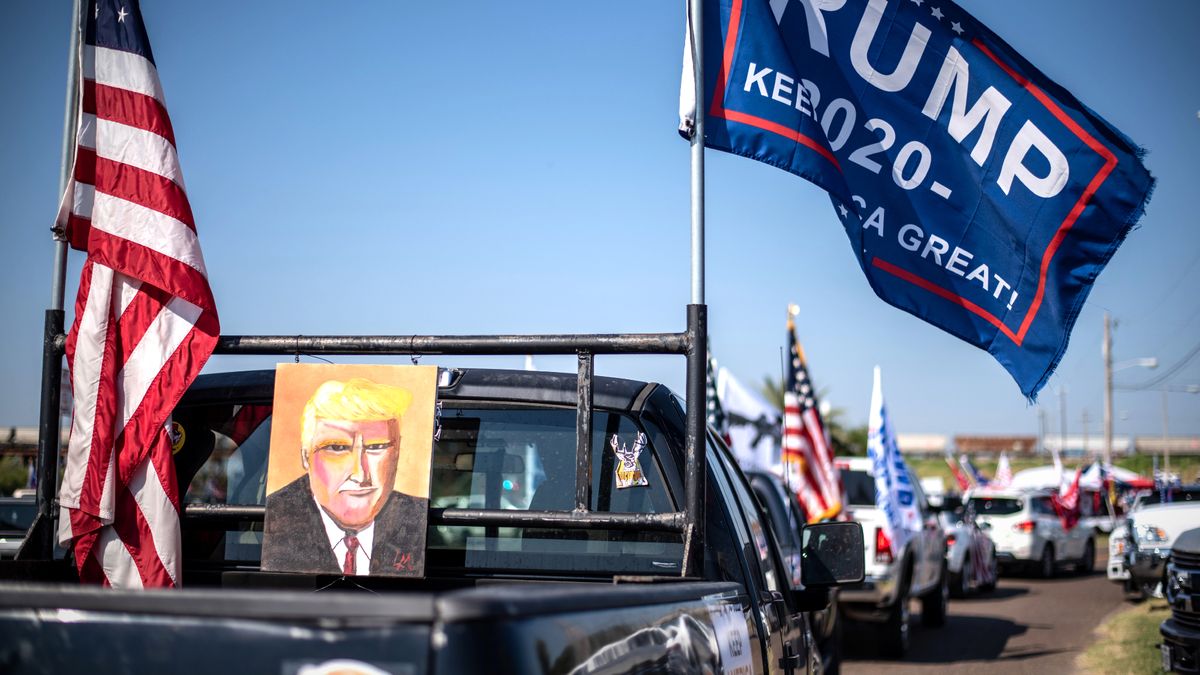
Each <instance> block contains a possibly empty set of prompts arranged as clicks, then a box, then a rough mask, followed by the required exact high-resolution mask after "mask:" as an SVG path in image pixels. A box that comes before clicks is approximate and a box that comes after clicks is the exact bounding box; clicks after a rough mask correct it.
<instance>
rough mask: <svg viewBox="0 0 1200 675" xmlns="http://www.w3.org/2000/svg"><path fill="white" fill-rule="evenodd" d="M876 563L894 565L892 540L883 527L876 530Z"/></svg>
mask: <svg viewBox="0 0 1200 675" xmlns="http://www.w3.org/2000/svg"><path fill="white" fill-rule="evenodd" d="M875 562H877V563H880V564H883V565H890V564H892V540H891V539H888V536H887V533H886V532H884V531H883V528H882V527H877V528H875Z"/></svg>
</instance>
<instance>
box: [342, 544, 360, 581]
mask: <svg viewBox="0 0 1200 675" xmlns="http://www.w3.org/2000/svg"><path fill="white" fill-rule="evenodd" d="M357 558H358V537H356V536H354V535H352V534H348V535H346V559H345V560H344V561H342V574H356V572H355V571H354V563H355V560H356V559H357Z"/></svg>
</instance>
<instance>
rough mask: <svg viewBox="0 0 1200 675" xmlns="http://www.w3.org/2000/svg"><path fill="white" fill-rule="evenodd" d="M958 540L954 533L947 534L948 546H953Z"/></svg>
mask: <svg viewBox="0 0 1200 675" xmlns="http://www.w3.org/2000/svg"><path fill="white" fill-rule="evenodd" d="M956 541H958V537H957V536H955V535H953V534H948V535H946V548H950V547H951V546H953V545H954V542H956Z"/></svg>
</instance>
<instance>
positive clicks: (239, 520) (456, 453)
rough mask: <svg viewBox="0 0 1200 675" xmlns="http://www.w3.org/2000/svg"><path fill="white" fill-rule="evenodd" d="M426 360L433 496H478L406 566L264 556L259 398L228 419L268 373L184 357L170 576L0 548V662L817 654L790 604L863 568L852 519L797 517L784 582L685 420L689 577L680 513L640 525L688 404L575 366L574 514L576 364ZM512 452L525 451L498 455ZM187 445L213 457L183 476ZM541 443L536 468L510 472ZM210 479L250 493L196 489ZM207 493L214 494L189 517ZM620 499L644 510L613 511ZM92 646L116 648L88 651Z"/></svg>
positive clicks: (756, 525)
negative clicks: (689, 442)
mask: <svg viewBox="0 0 1200 675" xmlns="http://www.w3.org/2000/svg"><path fill="white" fill-rule="evenodd" d="M443 372H444V373H447V372H448V373H449V374H450V377H447V378H445V384H444V385H443V386H440V387H439V389H438V400H439V402H440V403H441V405H442V415H441V417H440V430H441V433H440V434H439V435H438V437H437V440H436V441H435V442H434V449H433V455H434V456H433V463H432V464H433V470H432V473H431V488H430V492H431V495H430V496H431V501H432V502H434V503H438V500H440V499H443V498H451V497H465V498H466V502H465V503H466V504H468V505H473V504H474V503H475V500H476V498H477V497H482V499H483V503H484V506H485V508H487V509H489V510H488V511H484V512H477V511H475V510H474V509H471V508H466V509H456V508H446V509H445V510H444V511H443V510H442V509H437V510H434V509H431V510H430V511H429V514H428V519H429V521H428V529H427V532H428V540H427V543H426V567H425V576H424V578H420V579H415V578H414V579H391V578H379V577H370V576H354V577H345V576H344V575H324V574H300V573H284V572H264V571H262V570H261V569H260V564H259V559H258V552H259V550H260V547H261V534H262V519H263V504H264V501H265V499H264V492H265V485H266V480H265V474H266V460H265V457H266V453H265V452H264V450H265V448H266V439H267V438H269V437H270V432H271V425H272V420H271V418H269V417H266V416H263V417H262V418H259V419H260V422H259V423H258V424H257V428H255V429H254V430H253V431H252V432H247V434H236V436H237V438H240V439H242V440H236V439H235V438H234V436H231V435H230V434H231V433H232V432H231V431H230V430H231V429H233V428H235V427H238V425H232V424H231V422H233V421H234V420H235V419H238V413H239V411H244V410H246V409H247V408H250V407H251V406H256V405H257V406H268V407H269V406H270V405H271V401H272V396H273V390H274V373H273V372H271V371H255V372H238V373H214V374H209V375H202V376H200V377H199V378H197V380H196V382H195V383H194V384H193V385H192V387H191V388H190V389H189V391H188V393H187V394H186V395H185V396H184V398H183V400H182V401H181V403H180V404H179V405H178V406H177V407H176V409H175V411H174V414H173V420H174V421H175V423H177V424H179V425H180V426H181V427H182V428H183V430H184V431H185V434H184V438H185V439H186V440H185V441H184V442H183V444H182V447H181V448H180V449H179V451H178V453H177V454H176V459H177V462H176V469H177V472H178V473H179V476H178V478H179V485H180V486H190V487H189V488H188V490H187V494H185V496H184V499H183V501H184V503H185V505H186V506H185V509H184V517H183V518H182V519H181V527H182V537H183V549H182V550H183V556H182V564H183V576H184V586H185V588H184V589H182V590H176V591H173V592H170V593H147V592H141V591H135V590H114V589H96V588H81V587H80V586H79V584H78V583H77V582H73V580H72V579H71V575H72V572H73V570H71V568H70V566H69V565H68V564H67V563H65V562H64V561H62V560H21V561H16V562H9V561H5V562H6V563H7V564H5V565H0V579H5V580H6V581H0V635H3V636H4V641H3V644H4V645H18V646H19V647H20V648H19V649H15V650H14V649H8V648H7V647H6V648H5V650H4V658H3V663H4V668H2V669H0V670H3V671H4V672H6V673H8V672H13V673H22V672H75V671H81V670H91V671H105V670H114V671H121V672H126V671H128V672H172V673H212V672H265V673H269V672H276V673H278V672H293V673H294V672H300V671H303V670H306V669H307V667H311V666H317V665H323V666H325V667H327V668H328V669H329V670H330V671H331V670H332V667H331V665H332V664H331V662H332V663H333V664H337V663H339V659H346V658H354V659H356V660H358V661H360V664H357V665H359V666H360V670H359V672H369V669H368V668H365V667H362V663H366V664H368V665H385V666H386V669H387V670H388V671H389V672H409V673H414V674H421V673H428V674H430V675H438V674H446V675H450V674H455V675H457V674H459V673H489V674H491V673H568V672H576V673H583V672H587V673H598V672H614V673H615V672H650V671H655V672H709V673H716V672H735V671H739V672H740V671H744V672H756V673H757V672H762V673H766V672H781V673H785V674H787V673H794V672H808V673H814V672H819V671H820V669H821V663H820V659H819V655H818V654H817V649H816V648H815V647H814V643H815V640H814V638H813V636H812V632H811V629H810V628H809V625H808V615H809V614H808V613H809V612H811V611H814V610H817V609H821V608H822V603H823V602H824V603H827V602H828V592H827V590H825V589H826V588H827V587H829V586H831V585H836V584H837V583H839V581H838V580H839V579H841V580H843V581H848V580H854V581H857V580H859V579H861V578H862V566H861V562H862V549H861V546H862V531H861V528H860V527H859V526H858V525H857V524H855V523H824V524H820V525H811V526H806V527H805V528H804V530H803V532H802V535H803V536H802V540H801V541H802V550H801V560H802V562H801V566H802V569H801V578H802V580H803V583H804V584H805V588H804V589H796V588H794V587H793V586H792V585H791V583H790V582H791V578H792V574H791V570H790V569H788V568H787V567H786V566H785V564H784V562H783V557H782V555H781V554H780V550H779V546H778V544H777V543H776V541H775V537H774V535H773V533H772V530H771V528H770V526H769V525H766V524H764V518H765V516H764V514H763V513H762V511H761V510H760V507H759V505H758V502H757V501H756V500H755V498H754V497H753V493H752V491H751V488H750V486H749V484H748V483H747V481H746V479H745V478H744V476H743V475H742V473H741V472H740V471H739V470H738V469H737V467H736V465H735V464H734V460H733V458H732V456H731V455H730V453H729V452H728V450H727V449H726V448H724V447H723V445H722V444H720V443H719V441H717V440H716V439H715V438H714V437H713V436H712V435H711V434H709V435H708V436H707V437H705V438H699V439H695V440H697V441H698V449H699V459H700V461H702V462H704V466H705V467H706V471H705V475H706V482H705V483H704V484H702V485H701V486H699V487H700V494H701V499H702V500H703V502H702V504H703V507H702V511H701V514H703V515H702V517H703V520H701V521H700V523H701V527H702V529H700V528H698V529H697V530H696V531H697V532H698V533H702V538H703V546H702V547H700V548H699V549H697V550H696V552H697V554H698V555H697V556H696V557H697V558H699V560H697V566H696V567H695V568H694V572H691V573H689V575H688V576H687V577H684V576H682V571H683V561H684V560H687V559H688V558H687V553H686V552H685V549H686V546H685V541H684V536H683V534H682V533H679V532H668V531H662V528H661V527H654V526H653V525H654V522H656V521H654V518H655V517H658V518H660V520H659V521H657V522H661V519H662V517H663V516H666V515H669V514H671V515H673V514H677V513H679V511H678V509H679V508H680V505H683V504H685V492H684V487H685V476H686V474H685V443H686V440H685V439H686V438H687V433H686V424H685V412H684V409H683V408H682V407H681V405H680V404H679V402H678V399H677V398H676V397H675V396H674V395H673V394H672V393H671V392H670V391H669V390H668V389H667V388H666V387H663V386H662V385H658V384H654V383H645V382H635V381H631V380H622V379H616V378H605V377H595V378H592V379H591V380H590V384H591V396H590V397H589V398H588V399H587V400H589V401H591V403H592V406H591V410H592V415H591V417H590V420H588V421H590V429H591V435H590V443H586V444H584V447H585V448H587V447H590V449H591V457H590V460H591V473H590V476H591V488H592V489H591V491H590V494H589V497H590V502H589V506H590V510H589V511H588V512H587V513H589V514H591V515H592V518H593V519H592V520H591V521H587V520H585V516H584V515H581V514H579V513H577V512H576V511H575V510H573V509H574V504H575V503H576V499H577V498H578V495H579V491H578V490H577V489H576V486H575V483H576V476H577V471H576V469H577V466H578V462H577V458H578V456H579V454H578V451H577V447H578V446H579V445H580V444H579V443H578V440H579V434H580V426H581V425H580V424H578V422H579V419H578V410H577V408H576V406H577V401H578V400H579V399H580V394H579V379H578V376H577V374H575V373H571V374H558V373H545V372H526V371H498V370H489V369H469V370H462V371H443ZM585 419H587V418H585ZM583 428H584V429H587V428H589V427H588V426H586V425H585V426H584V427H583ZM638 433H642V434H645V437H646V440H645V445H644V452H642V453H641V456H640V459H639V462H640V467H641V469H642V473H643V477H644V478H645V479H646V484H645V485H642V486H638V487H635V488H630V489H620V488H619V487H618V486H619V483H618V482H617V479H616V475H615V469H616V468H617V466H618V464H617V463H616V462H615V458H614V453H613V452H612V451H611V450H610V449H609V444H608V442H607V441H609V440H611V439H612V438H613V436H614V435H619V436H620V438H629V439H632V438H633V437H634V436H636V435H637V434H638ZM588 438H589V436H584V439H588ZM501 441H503V443H501ZM586 453H587V451H586V450H585V451H584V458H585V461H586V459H588V455H587V454H586ZM485 454H488V455H491V456H488V457H486V458H485V457H484V456H483V455H485ZM518 455H519V456H524V457H527V458H529V459H531V460H532V459H534V458H536V460H537V461H536V462H533V461H521V462H517V461H515V460H511V461H510V460H509V459H508V457H511V456H518ZM485 459H486V461H485ZM205 466H207V467H209V469H210V470H209V471H208V472H207V474H206V475H207V478H206V479H205V480H203V481H193V480H192V478H193V477H195V476H198V475H200V473H201V471H200V469H201V468H203V467H205ZM537 466H540V467H541V472H542V474H543V479H539V480H533V481H530V482H531V483H532V484H531V485H527V484H525V482H521V481H525V478H524V476H533V475H534V474H535V473H536V472H535V471H534V469H535V467H537ZM522 470H524V471H522ZM506 481H511V486H510V485H506ZM518 482H521V484H520V485H519V486H518ZM213 486H215V487H216V488H219V489H215V490H211V489H208V488H211V487H213ZM510 487H511V488H512V489H511V490H510V489H509V488H510ZM196 490H200V491H202V494H201V495H196V494H194V491H196ZM506 490H507V491H509V492H511V493H513V494H514V495H517V497H516V498H514V499H513V500H511V501H508V502H507V504H508V505H509V506H511V507H513V508H502V507H504V506H505V505H506V501H505V500H504V499H502V498H501V495H502V494H503V493H504V492H505V491H506ZM215 495H220V496H222V497H223V498H225V499H228V500H234V499H245V500H247V501H245V502H241V503H239V502H237V501H226V502H224V503H215V502H211V501H207V500H210V499H212V498H214V496H215ZM527 495H531V496H530V498H529V499H528V500H526V496H527ZM198 496H199V497H200V499H199V500H197V499H196V498H197V497H198ZM222 506H228V507H229V508H228V509H225V510H224V512H222V509H219V508H217V507H222ZM543 509H544V510H543ZM495 511H500V513H499V514H497V513H495ZM547 512H549V513H550V514H552V515H551V516H550V517H547V518H545V519H543V518H540V517H539V514H545V513H547ZM212 513H216V514H217V515H218V516H219V517H215V518H214V517H205V516H208V515H210V514H212ZM615 514H632V515H636V516H641V517H642V518H643V519H644V520H645V521H646V522H647V523H649V525H648V526H647V527H644V528H637V529H629V528H627V527H626V528H617V527H611V526H610V525H609V521H606V519H611V518H613V516H614V515H615ZM684 514H685V516H686V514H687V511H684ZM489 515H490V516H491V520H487V521H486V522H484V521H485V520H486V519H487V518H488V516H489ZM508 515H511V516H512V518H507V517H502V516H508ZM439 527H444V528H449V529H451V530H454V529H455V528H458V529H460V530H461V532H462V533H463V534H465V535H467V536H446V535H445V531H444V530H441V529H438V528H439ZM479 530H482V532H479ZM472 533H476V534H478V535H479V536H476V535H475V534H472ZM31 576H32V577H34V578H36V579H37V580H39V581H41V582H43V583H39V584H31V583H29V581H30V577H31ZM14 581H16V582H19V583H13V582H14ZM46 582H53V583H46ZM148 641H149V642H152V643H153V648H152V649H148V648H146V645H147V644H148ZM97 645H104V647H105V649H106V650H107V651H108V652H110V653H113V654H121V659H120V660H119V661H113V660H111V659H110V660H108V661H104V660H101V661H100V662H97V660H96V654H97V652H96V646H97ZM97 663H99V664H100V665H99V666H97ZM341 663H344V662H341Z"/></svg>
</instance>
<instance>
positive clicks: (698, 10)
mask: <svg viewBox="0 0 1200 675" xmlns="http://www.w3.org/2000/svg"><path fill="white" fill-rule="evenodd" d="M688 26H690V28H691V31H692V36H691V37H692V74H693V76H694V78H695V81H694V82H693V85H694V86H695V90H694V91H695V92H696V111H695V122H694V126H693V127H692V304H694V305H703V304H704V117H705V114H704V100H705V95H704V3H703V2H702V0H692V1H691V2H689V3H688Z"/></svg>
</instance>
